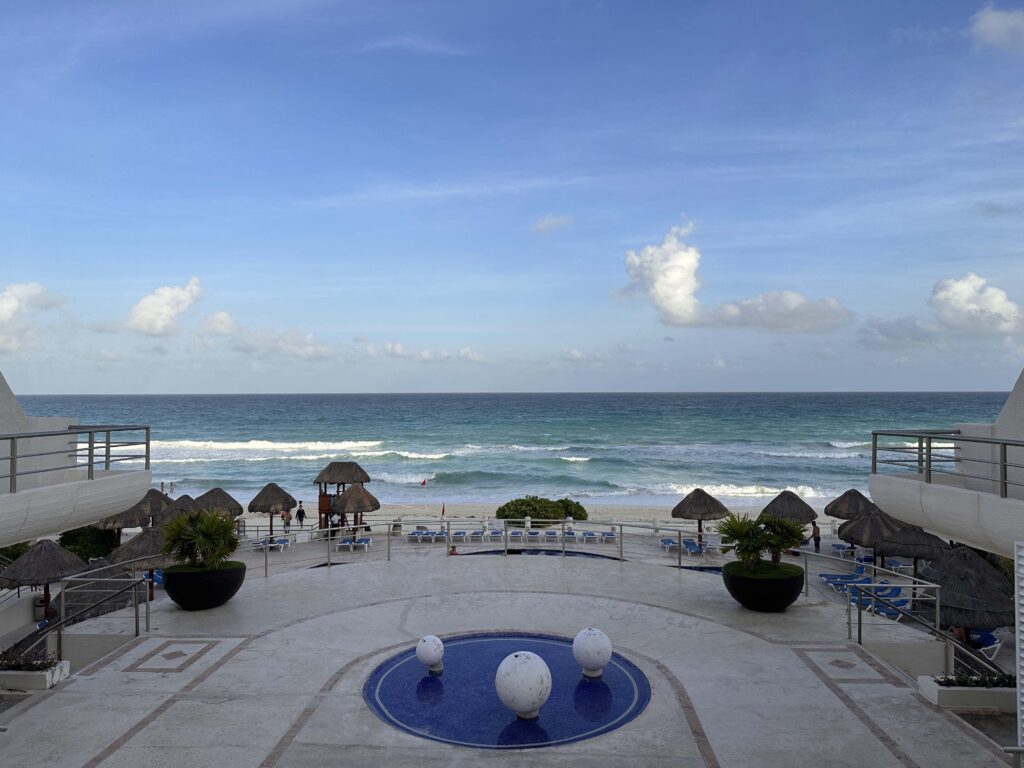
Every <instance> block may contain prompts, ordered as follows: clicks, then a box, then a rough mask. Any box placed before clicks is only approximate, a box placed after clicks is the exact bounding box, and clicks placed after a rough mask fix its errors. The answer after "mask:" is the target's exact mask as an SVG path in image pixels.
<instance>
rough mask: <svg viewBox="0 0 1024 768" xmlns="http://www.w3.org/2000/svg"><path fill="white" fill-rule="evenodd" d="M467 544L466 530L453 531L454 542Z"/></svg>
mask: <svg viewBox="0 0 1024 768" xmlns="http://www.w3.org/2000/svg"><path fill="white" fill-rule="evenodd" d="M456 543H458V544H465V543H466V532H465V531H452V544H456Z"/></svg>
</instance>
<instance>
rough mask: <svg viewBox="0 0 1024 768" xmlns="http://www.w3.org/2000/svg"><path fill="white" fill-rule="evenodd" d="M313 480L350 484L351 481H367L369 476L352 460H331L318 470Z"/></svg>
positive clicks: (329, 483) (315, 481) (330, 483)
mask: <svg viewBox="0 0 1024 768" xmlns="http://www.w3.org/2000/svg"><path fill="white" fill-rule="evenodd" d="M313 482H314V483H327V484H328V485H352V484H353V483H368V482H370V476H369V475H368V474H366V470H364V469H363V468H362V467H360V466H359V465H358V464H357V463H356V462H354V461H332V462H331V463H330V464H328V465H327V466H326V467H324V468H323V469H321V470H320V474H318V475H317V476H316V480H314V481H313Z"/></svg>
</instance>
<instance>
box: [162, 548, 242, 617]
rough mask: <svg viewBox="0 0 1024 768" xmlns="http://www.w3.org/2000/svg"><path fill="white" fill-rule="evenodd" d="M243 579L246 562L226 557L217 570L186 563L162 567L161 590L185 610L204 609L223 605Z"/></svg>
mask: <svg viewBox="0 0 1024 768" xmlns="http://www.w3.org/2000/svg"><path fill="white" fill-rule="evenodd" d="M243 581H245V563H240V562H238V561H237V560H229V561H227V562H225V563H224V564H223V565H222V566H221V567H220V568H217V569H216V570H195V569H193V568H190V567H188V566H182V565H172V566H170V567H168V568H164V590H165V591H166V592H167V596H168V597H169V598H171V600H173V601H174V602H175V603H177V604H178V606H179V607H181V608H183V609H185V610H186V611H205V610H206V609H208V608H216V607H218V606H221V605H224V603H226V602H227V601H228V600H230V599H231V598H232V597H234V596H235V593H236V592H237V591H238V590H239V588H240V587H241V586H242V582H243Z"/></svg>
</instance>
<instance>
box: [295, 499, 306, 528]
mask: <svg viewBox="0 0 1024 768" xmlns="http://www.w3.org/2000/svg"><path fill="white" fill-rule="evenodd" d="M295 519H296V520H298V521H299V528H302V527H304V526H305V525H306V510H304V509H303V508H302V502H301V501H300V502H299V508H298V509H297V510H295Z"/></svg>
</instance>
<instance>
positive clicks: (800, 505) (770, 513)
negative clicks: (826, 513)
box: [760, 491, 818, 525]
mask: <svg viewBox="0 0 1024 768" xmlns="http://www.w3.org/2000/svg"><path fill="white" fill-rule="evenodd" d="M760 517H781V518H782V519H783V520H793V521H794V522H797V523H800V525H808V524H809V523H813V522H814V521H815V520H817V519H818V513H817V512H815V511H814V509H813V508H812V507H811V505H810V504H808V503H807V502H806V501H804V500H803V499H801V498H800V497H799V496H797V495H796V494H795V493H793V492H792V491H783V492H782V493H780V494H779V495H778V496H776V497H775V498H774V499H772V500H771V501H769V502H768V505H767V506H766V507H765V508H764V509H762V510H761V514H760Z"/></svg>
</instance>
